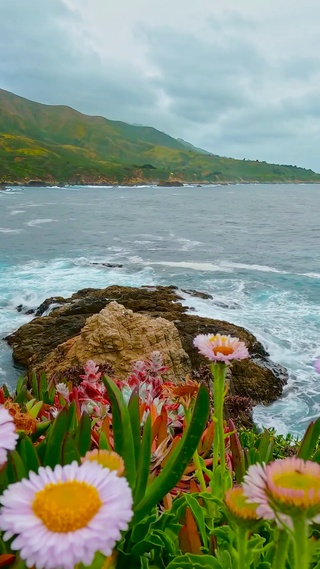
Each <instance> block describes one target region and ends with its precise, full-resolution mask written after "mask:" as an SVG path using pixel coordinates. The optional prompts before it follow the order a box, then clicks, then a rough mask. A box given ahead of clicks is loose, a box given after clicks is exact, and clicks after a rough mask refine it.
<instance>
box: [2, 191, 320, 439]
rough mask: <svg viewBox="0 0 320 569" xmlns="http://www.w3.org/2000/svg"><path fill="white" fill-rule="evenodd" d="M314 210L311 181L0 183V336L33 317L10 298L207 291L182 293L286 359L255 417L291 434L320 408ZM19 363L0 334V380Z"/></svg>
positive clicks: (319, 246)
mask: <svg viewBox="0 0 320 569" xmlns="http://www.w3.org/2000/svg"><path fill="white" fill-rule="evenodd" d="M319 213H320V186H319V185H251V184H248V185H229V186H203V187H199V188H198V187H197V188H196V187H188V186H185V187H181V188H158V187H153V186H150V187H135V188H126V187H117V188H113V187H112V188H111V187H67V188H8V189H7V190H4V191H0V338H3V337H4V336H6V335H7V334H9V333H10V332H12V331H13V330H15V329H17V328H18V327H19V326H20V325H21V324H24V323H25V322H27V321H28V320H30V319H31V318H32V317H31V316H27V315H25V314H23V313H21V312H20V313H19V312H18V311H17V310H16V307H17V306H18V305H20V304H22V305H23V306H24V307H28V308H35V307H37V306H38V305H39V304H40V303H41V302H42V301H43V300H44V299H45V298H47V297H49V296H53V295H62V296H67V295H70V294H72V293H73V292H75V291H77V290H79V289H81V288H84V287H97V288H99V287H101V288H102V287H106V286H109V285H112V284H118V285H126V286H133V287H139V286H141V285H158V284H162V285H168V284H174V285H177V286H178V287H181V288H183V289H197V290H199V291H204V292H207V293H209V294H211V295H212V299H210V300H202V299H199V298H194V297H188V296H187V295H185V303H186V304H187V305H188V306H190V307H192V308H193V309H194V310H195V311H196V313H197V314H199V315H202V316H209V317H212V318H218V319H223V320H227V321H229V322H233V323H235V324H239V325H241V326H244V327H245V328H247V329H248V330H250V331H251V332H253V334H255V335H256V337H257V338H258V339H259V340H260V341H261V342H262V343H263V345H264V346H265V347H266V349H267V350H268V351H269V353H270V356H271V358H272V359H273V360H274V361H275V362H278V363H280V364H282V365H284V366H285V367H286V368H287V369H288V372H289V378H290V379H289V383H288V385H287V387H286V388H285V391H284V394H283V397H282V398H281V399H280V400H278V401H277V402H275V403H274V404H272V405H270V406H268V407H265V406H262V405H259V406H257V407H256V408H255V410H254V420H255V421H256V423H257V424H258V425H259V426H266V427H275V428H276V430H277V432H278V433H282V434H286V433H288V432H290V433H291V434H293V435H296V436H301V435H302V434H303V432H304V431H305V429H306V427H307V425H308V423H309V422H310V420H311V419H312V418H316V417H318V416H319V415H320V389H319V384H320V376H319V375H318V374H316V372H315V370H314V368H313V363H314V360H315V359H316V358H317V357H320V225H319ZM104 263H111V264H116V265H122V267H120V266H119V267H113V268H112V267H106V266H104ZM19 373H20V370H19V369H17V368H16V367H15V366H14V365H13V362H12V358H11V351H10V350H9V348H8V347H7V345H6V343H5V342H4V341H0V384H2V383H3V382H5V383H7V384H8V385H9V386H10V387H11V388H12V387H14V385H15V382H16V380H17V377H18V375H19Z"/></svg>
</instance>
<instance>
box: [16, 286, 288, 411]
mask: <svg viewBox="0 0 320 569" xmlns="http://www.w3.org/2000/svg"><path fill="white" fill-rule="evenodd" d="M181 300H182V297H181V296H179V291H178V289H177V288H176V287H161V286H159V287H141V288H131V287H120V286H111V287H108V288H105V289H83V290H80V291H78V292H77V293H75V294H73V295H72V296H71V297H70V298H67V299H63V298H61V297H59V298H58V299H57V298H56V297H54V298H53V299H47V300H46V301H45V302H44V303H43V304H42V306H40V307H39V308H38V310H37V314H41V313H45V314H47V313H48V310H50V306H51V307H52V309H53V310H52V312H51V313H50V314H48V315H47V316H40V317H36V318H34V319H33V320H32V321H31V322H29V323H28V324H24V325H23V326H21V328H19V329H18V330H17V331H16V332H14V333H13V334H11V335H10V336H8V337H7V338H6V339H7V341H8V343H9V344H10V346H12V348H13V358H14V360H15V361H16V362H17V363H18V364H20V365H23V366H25V367H26V368H27V371H28V373H31V372H32V371H35V370H36V371H39V370H40V369H43V362H44V361H45V360H46V358H47V357H48V356H49V354H51V353H52V352H53V351H54V350H55V349H56V348H58V346H60V345H63V344H64V343H65V342H66V341H68V340H71V342H70V344H69V345H68V346H67V351H68V350H69V349H74V350H75V348H73V345H74V342H75V341H74V340H72V339H73V338H75V336H79V335H80V333H81V330H82V329H83V328H84V327H85V325H86V322H87V320H88V318H90V317H91V316H93V315H94V314H98V313H100V312H101V311H103V309H105V308H106V307H107V306H108V305H109V304H110V303H111V302H113V301H116V302H117V303H119V304H121V305H123V306H124V307H125V309H127V310H131V311H133V312H134V313H139V314H143V315H145V316H148V317H149V318H150V317H151V318H153V319H157V318H161V319H165V320H166V321H169V322H171V323H173V324H174V326H175V328H176V329H177V331H178V334H179V337H180V341H181V345H182V348H183V350H184V351H185V352H186V353H187V354H188V356H189V359H190V362H191V363H190V364H189V368H188V371H191V370H192V369H193V370H198V369H199V368H201V367H202V366H204V365H206V364H207V362H206V360H205V358H203V357H202V356H200V354H199V353H198V351H197V350H196V349H195V348H194V347H193V338H194V337H195V336H196V335H197V334H208V333H212V334H215V333H221V334H230V335H232V336H237V337H238V338H240V339H241V340H242V341H243V342H245V344H246V346H247V348H248V350H249V353H250V359H246V360H242V361H239V362H235V363H234V364H233V366H232V368H231V373H230V377H231V379H232V388H233V393H234V394H235V395H240V396H245V397H251V398H252V399H253V401H254V402H255V403H258V402H259V403H266V404H267V403H270V402H272V401H275V400H276V399H277V398H278V397H279V396H280V395H281V393H282V389H283V385H284V384H285V383H286V381H287V372H286V370H285V369H284V368H283V367H282V366H279V365H277V364H274V363H273V362H272V361H271V360H270V359H269V356H268V353H267V352H266V350H265V349H264V347H263V346H262V344H261V343H260V342H259V341H258V340H257V339H256V338H255V336H254V335H253V334H251V333H250V332H248V331H247V330H245V329H244V328H242V327H240V326H236V325H234V324H230V323H228V322H225V321H220V320H215V319H212V318H203V317H200V316H197V315H194V314H190V313H188V308H187V307H186V306H183V305H182V304H181ZM57 305H58V306H57ZM59 349H61V350H62V352H63V353H62V354H61V357H62V355H63V354H65V349H66V346H63V347H61V348H59ZM152 349H161V347H160V346H158V347H157V348H155V347H152ZM152 349H151V350H150V351H152ZM71 353H73V352H71ZM119 355H121V350H120V351H119ZM144 355H145V351H144V352H143V353H141V355H138V352H137V350H136V351H135V355H134V357H136V359H141V357H143V356H144ZM100 356H101V357H102V355H101V354H100ZM126 357H127V354H126ZM105 360H107V357H106V358H105ZM99 361H102V359H99ZM131 361H132V360H131ZM185 365H186V364H185V362H184V363H183V365H182V367H183V369H184V370H185V371H187V369H186V367H185Z"/></svg>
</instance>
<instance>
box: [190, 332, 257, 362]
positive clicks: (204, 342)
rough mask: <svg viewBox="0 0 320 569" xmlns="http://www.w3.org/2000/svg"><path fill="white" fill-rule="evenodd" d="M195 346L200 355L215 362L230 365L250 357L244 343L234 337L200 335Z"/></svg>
mask: <svg viewBox="0 0 320 569" xmlns="http://www.w3.org/2000/svg"><path fill="white" fill-rule="evenodd" d="M193 344H194V346H195V347H196V348H198V350H199V352H200V354H202V355H203V356H205V357H206V358H208V359H209V360H211V361H213V362H224V363H226V364H228V363H229V362H230V361H231V360H243V359H245V358H248V357H249V352H248V350H247V348H246V346H245V344H244V342H241V341H240V340H239V338H233V337H232V336H222V335H221V334H215V335H212V334H199V335H198V336H196V337H195V339H194V341H193Z"/></svg>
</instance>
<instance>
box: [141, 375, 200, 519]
mask: <svg viewBox="0 0 320 569" xmlns="http://www.w3.org/2000/svg"><path fill="white" fill-rule="evenodd" d="M209 412H210V399H209V393H208V390H207V388H206V387H205V386H204V385H201V386H200V389H199V392H198V396H197V399H196V402H195V406H194V411H193V414H192V418H191V421H190V423H189V425H188V427H187V429H186V430H185V432H184V434H183V436H182V439H181V441H180V442H179V444H178V445H177V446H176V448H175V449H174V451H173V452H172V454H171V456H170V458H169V460H168V462H167V463H166V465H165V467H164V468H163V470H162V471H161V473H160V474H159V475H158V476H157V477H156V478H155V480H154V481H153V482H152V484H150V486H149V487H148V489H147V491H146V494H145V497H144V498H143V499H142V500H141V502H140V503H139V504H138V505H137V507H136V511H135V516H134V522H136V521H137V520H139V519H142V518H143V517H144V516H145V515H146V514H147V513H148V512H149V511H150V510H151V509H152V508H153V507H154V506H155V505H156V504H158V503H159V502H160V501H161V500H162V498H163V497H164V496H165V495H166V494H167V493H168V492H170V490H172V489H173V488H174V487H175V485H176V484H177V483H178V482H179V480H181V477H182V475H183V473H184V471H185V469H186V467H187V466H188V464H189V462H190V460H191V458H192V456H193V453H194V451H195V450H196V448H197V446H198V444H199V441H200V438H201V435H202V433H203V431H204V428H205V426H206V424H207V420H208V416H209Z"/></svg>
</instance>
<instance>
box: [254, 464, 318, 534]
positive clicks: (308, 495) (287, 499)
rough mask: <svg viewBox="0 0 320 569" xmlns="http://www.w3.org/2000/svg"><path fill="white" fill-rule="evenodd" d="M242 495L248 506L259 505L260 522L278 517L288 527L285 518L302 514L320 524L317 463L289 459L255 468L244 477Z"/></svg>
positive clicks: (258, 465) (255, 465) (256, 465)
mask: <svg viewBox="0 0 320 569" xmlns="http://www.w3.org/2000/svg"><path fill="white" fill-rule="evenodd" d="M243 491H244V494H245V496H246V497H247V499H248V501H249V502H253V503H255V504H258V507H257V514H258V515H259V516H261V517H262V518H265V519H273V518H275V517H278V518H280V520H282V521H284V522H285V523H286V524H287V525H291V524H290V523H288V518H289V519H290V518H292V517H294V516H296V515H299V514H301V513H304V514H305V515H306V517H307V518H308V519H309V520H311V521H316V522H320V465H319V464H317V463H316V462H311V461H310V460H307V461H304V460H302V459H301V458H296V457H291V458H284V459H280V460H275V461H274V462H271V463H270V464H267V465H265V464H262V465H261V464H254V465H253V466H250V467H249V469H248V472H247V474H246V475H245V477H244V484H243ZM278 513H279V515H277V516H276V514H278Z"/></svg>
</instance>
